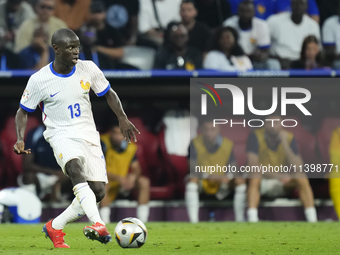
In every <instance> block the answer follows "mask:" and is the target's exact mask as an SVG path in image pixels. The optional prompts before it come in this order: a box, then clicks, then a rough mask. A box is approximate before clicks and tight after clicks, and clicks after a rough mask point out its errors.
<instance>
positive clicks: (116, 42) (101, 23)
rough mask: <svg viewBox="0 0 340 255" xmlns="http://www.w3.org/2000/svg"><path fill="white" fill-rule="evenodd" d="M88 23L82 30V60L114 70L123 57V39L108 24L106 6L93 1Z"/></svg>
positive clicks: (100, 2)
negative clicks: (88, 60)
mask: <svg viewBox="0 0 340 255" xmlns="http://www.w3.org/2000/svg"><path fill="white" fill-rule="evenodd" d="M87 20H88V21H87V23H86V24H84V25H83V26H82V27H81V28H80V32H79V38H80V41H81V43H82V52H81V54H80V58H81V59H90V60H92V61H94V62H95V63H96V64H97V65H98V66H99V67H100V68H102V69H113V68H115V67H116V65H117V62H118V61H119V59H120V58H121V57H123V54H124V49H123V48H122V46H123V38H122V35H121V34H120V32H119V31H118V30H117V29H115V28H113V27H111V26H109V25H108V24H107V22H106V12H105V5H104V3H103V2H102V1H97V0H95V1H93V2H92V3H91V5H90V12H89V16H88V18H87Z"/></svg>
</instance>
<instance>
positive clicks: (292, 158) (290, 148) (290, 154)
mask: <svg viewBox="0 0 340 255" xmlns="http://www.w3.org/2000/svg"><path fill="white" fill-rule="evenodd" d="M287 135H288V134H287V132H286V131H284V130H282V131H281V132H280V135H279V136H280V139H281V144H282V146H283V149H284V151H285V153H286V155H287V159H288V163H289V164H292V165H295V166H300V165H302V164H303V161H302V158H301V156H300V155H299V153H298V151H297V145H296V140H295V138H294V139H293V141H292V143H291V144H290V143H289V141H288V136H287ZM293 143H294V144H293Z"/></svg>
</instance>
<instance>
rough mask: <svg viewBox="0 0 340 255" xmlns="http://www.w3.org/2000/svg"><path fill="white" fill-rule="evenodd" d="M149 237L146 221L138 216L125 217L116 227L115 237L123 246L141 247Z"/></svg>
mask: <svg viewBox="0 0 340 255" xmlns="http://www.w3.org/2000/svg"><path fill="white" fill-rule="evenodd" d="M147 237H148V231H147V229H146V227H145V225H144V223H143V222H142V221H141V220H139V219H137V218H132V217H129V218H125V219H122V220H121V221H120V222H118V224H117V226H116V228H115V238H116V241H117V243H118V244H119V245H120V247H122V248H140V247H142V246H143V245H144V244H145V242H146V238H147Z"/></svg>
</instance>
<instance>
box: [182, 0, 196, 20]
mask: <svg viewBox="0 0 340 255" xmlns="http://www.w3.org/2000/svg"><path fill="white" fill-rule="evenodd" d="M180 15H181V17H182V20H183V21H184V22H189V21H191V20H193V19H194V18H195V17H196V16H197V11H196V8H195V6H194V5H193V4H192V3H183V4H181V10H180Z"/></svg>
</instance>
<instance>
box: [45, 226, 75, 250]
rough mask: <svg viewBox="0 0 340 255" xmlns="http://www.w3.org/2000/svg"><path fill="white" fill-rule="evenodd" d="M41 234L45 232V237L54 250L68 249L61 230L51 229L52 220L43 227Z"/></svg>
mask: <svg viewBox="0 0 340 255" xmlns="http://www.w3.org/2000/svg"><path fill="white" fill-rule="evenodd" d="M41 232H45V235H46V237H49V238H50V239H51V241H52V243H53V245H54V248H70V246H68V245H67V244H66V243H65V241H64V235H65V233H63V231H62V230H56V229H54V228H52V220H50V221H49V222H47V223H46V224H45V225H44V227H43V229H42V231H41Z"/></svg>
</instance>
